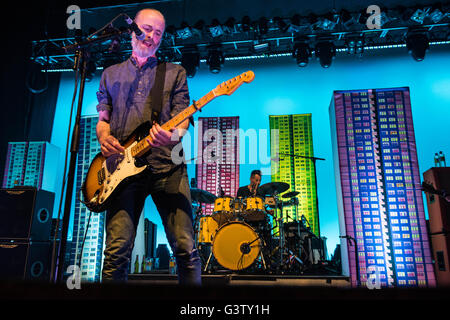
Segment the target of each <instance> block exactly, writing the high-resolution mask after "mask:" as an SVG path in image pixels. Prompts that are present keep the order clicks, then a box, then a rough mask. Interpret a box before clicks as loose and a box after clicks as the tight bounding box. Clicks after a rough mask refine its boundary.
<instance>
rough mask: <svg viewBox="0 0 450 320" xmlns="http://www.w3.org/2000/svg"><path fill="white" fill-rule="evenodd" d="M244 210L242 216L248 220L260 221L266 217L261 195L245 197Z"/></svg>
mask: <svg viewBox="0 0 450 320" xmlns="http://www.w3.org/2000/svg"><path fill="white" fill-rule="evenodd" d="M244 202H245V210H244V214H243V217H244V219H245V220H248V221H260V220H264V218H265V217H266V212H265V210H264V200H263V198H261V197H249V198H247V199H245V201H244Z"/></svg>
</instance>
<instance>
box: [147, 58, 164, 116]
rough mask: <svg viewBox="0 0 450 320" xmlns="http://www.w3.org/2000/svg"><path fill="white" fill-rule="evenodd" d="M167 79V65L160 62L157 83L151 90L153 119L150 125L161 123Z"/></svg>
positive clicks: (157, 67)
mask: <svg viewBox="0 0 450 320" xmlns="http://www.w3.org/2000/svg"><path fill="white" fill-rule="evenodd" d="M165 78H166V63H165V62H159V63H158V65H157V66H156V76H155V83H154V84H153V87H152V89H151V90H150V95H149V97H150V102H151V103H150V110H151V119H150V123H153V121H155V122H157V123H158V124H161V123H160V115H161V110H162V104H163V96H164V82H165Z"/></svg>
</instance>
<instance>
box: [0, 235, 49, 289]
mask: <svg viewBox="0 0 450 320" xmlns="http://www.w3.org/2000/svg"><path fill="white" fill-rule="evenodd" d="M50 256H51V242H50V241H47V242H6V241H5V242H0V261H1V263H0V279H3V280H38V281H47V280H49V279H50V261H51V258H50Z"/></svg>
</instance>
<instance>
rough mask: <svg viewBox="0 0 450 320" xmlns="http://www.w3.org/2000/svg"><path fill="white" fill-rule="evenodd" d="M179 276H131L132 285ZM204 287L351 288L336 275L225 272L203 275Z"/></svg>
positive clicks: (161, 273) (167, 281) (171, 281)
mask: <svg viewBox="0 0 450 320" xmlns="http://www.w3.org/2000/svg"><path fill="white" fill-rule="evenodd" d="M177 281H178V280H177V275H176V274H175V275H172V274H169V273H168V271H167V270H161V271H158V272H149V273H142V274H130V275H129V276H128V282H129V283H130V284H148V285H175V284H177ZM202 284H203V285H204V286H290V287H339V288H350V281H349V278H348V277H345V276H336V275H261V274H258V275H252V274H239V273H232V272H223V273H215V274H202Z"/></svg>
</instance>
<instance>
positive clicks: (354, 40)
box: [346, 37, 364, 54]
mask: <svg viewBox="0 0 450 320" xmlns="http://www.w3.org/2000/svg"><path fill="white" fill-rule="evenodd" d="M346 46H347V52H348V53H349V54H362V53H363V52H364V39H363V38H362V37H349V38H348V39H347V41H346Z"/></svg>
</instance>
